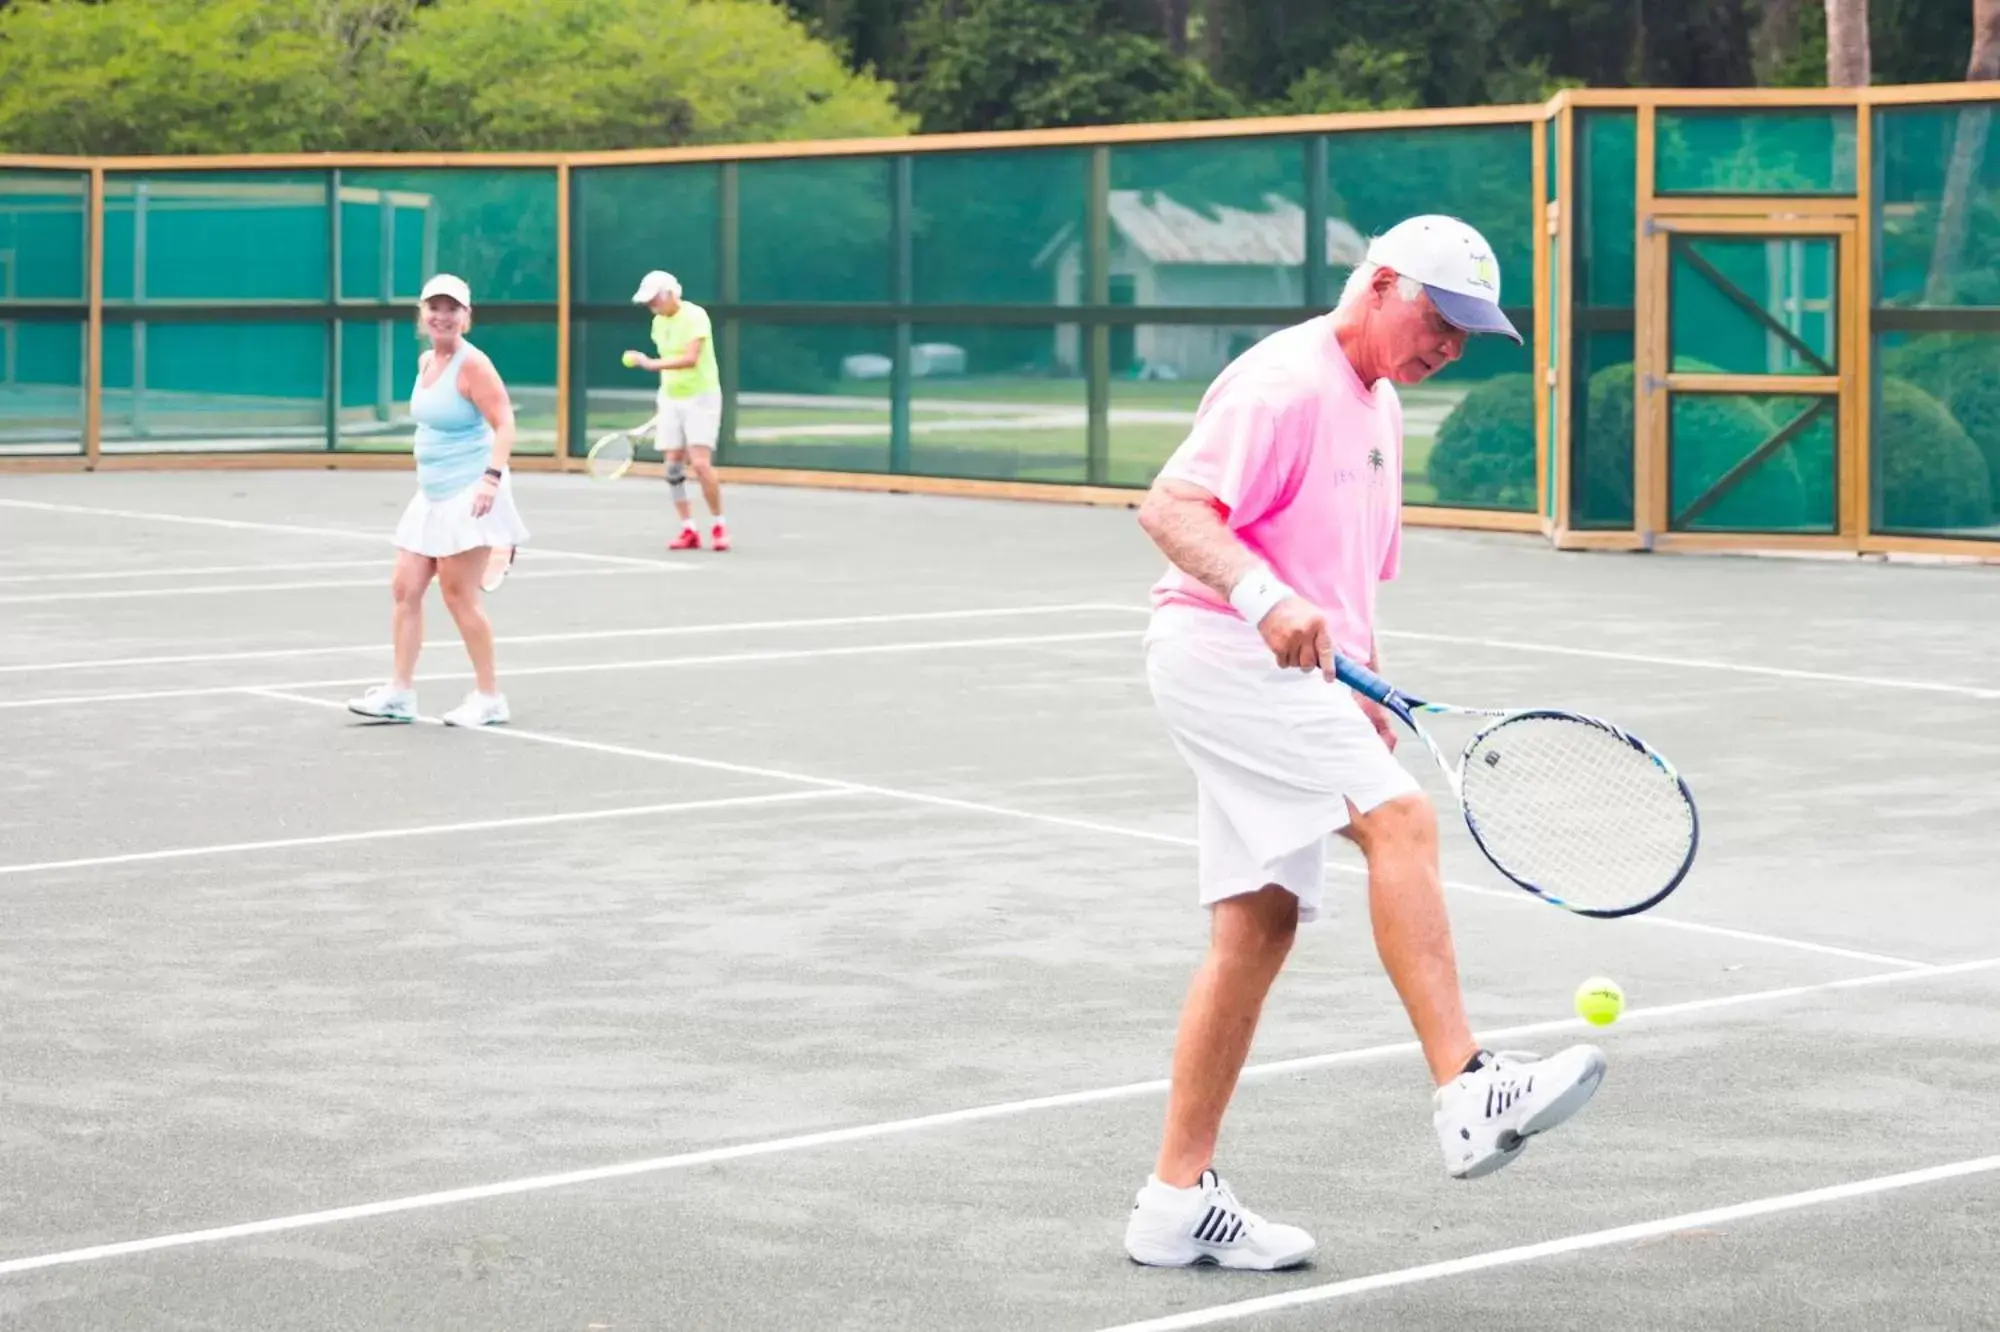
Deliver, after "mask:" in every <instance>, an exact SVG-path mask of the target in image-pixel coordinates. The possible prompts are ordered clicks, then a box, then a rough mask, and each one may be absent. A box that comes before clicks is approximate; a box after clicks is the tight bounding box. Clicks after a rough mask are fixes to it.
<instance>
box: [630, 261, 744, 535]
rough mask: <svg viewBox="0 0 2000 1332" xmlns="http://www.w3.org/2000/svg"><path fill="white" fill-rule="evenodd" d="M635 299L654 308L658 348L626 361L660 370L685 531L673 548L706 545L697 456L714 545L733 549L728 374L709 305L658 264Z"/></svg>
mask: <svg viewBox="0 0 2000 1332" xmlns="http://www.w3.org/2000/svg"><path fill="white" fill-rule="evenodd" d="M632 300H633V302H634V303H635V304H638V305H643V306H645V307H646V308H647V309H649V310H651V311H652V312H653V346H654V348H655V349H656V350H657V351H658V352H659V353H660V354H659V355H658V356H647V355H645V354H644V353H643V352H636V351H632V352H627V353H625V364H627V365H631V366H638V367H640V368H641V369H645V370H654V371H658V372H659V376H660V394H659V398H658V415H657V416H656V417H655V420H656V421H657V422H658V426H659V433H658V435H657V436H656V439H657V442H658V444H659V449H660V454H661V456H662V457H664V458H665V459H666V463H667V485H668V487H669V488H670V489H671V490H672V492H673V497H674V510H675V512H677V513H679V514H680V516H681V532H680V535H679V536H677V537H675V538H674V539H673V540H672V541H670V542H668V543H667V549H668V550H700V549H701V532H700V530H699V529H698V528H696V527H695V524H694V506H693V505H691V504H689V503H688V498H687V464H688V461H689V455H692V456H693V461H694V476H695V480H696V481H697V482H699V483H700V485H701V497H702V500H703V501H704V502H705V503H706V504H707V505H708V512H709V514H710V515H711V516H712V517H713V519H714V523H715V526H714V529H713V531H711V532H710V534H709V536H710V541H711V543H712V544H713V546H714V548H715V549H716V550H728V549H729V529H728V528H727V527H726V526H725V525H724V523H723V518H722V483H721V481H720V480H718V479H717V477H716V475H715V462H714V456H715V437H716V434H717V433H718V431H719V430H720V428H721V425H722V376H721V375H720V374H719V373H718V372H717V370H716V367H715V333H714V328H713V326H712V325H711V324H710V323H709V318H708V311H706V310H704V309H702V308H701V307H700V306H699V305H696V304H695V303H694V302H693V301H688V300H683V299H681V283H680V279H679V278H677V277H675V276H674V275H673V274H672V273H663V272H661V271H660V270H659V269H654V270H653V271H652V272H650V273H648V274H646V276H645V278H644V279H642V280H641V281H640V283H639V290H638V291H636V292H634V293H633V294H632Z"/></svg>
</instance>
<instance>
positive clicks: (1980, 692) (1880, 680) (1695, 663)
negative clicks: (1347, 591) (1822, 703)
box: [1382, 629, 2000, 698]
mask: <svg viewBox="0 0 2000 1332" xmlns="http://www.w3.org/2000/svg"><path fill="white" fill-rule="evenodd" d="M1382 636H1383V637H1384V638H1407V639H1410V640H1411V641H1413V642H1420V643H1451V644H1456V645H1461V646H1465V647H1484V648H1500V649H1502V650H1505V651H1509V652H1542V653H1548V654H1550V655H1553V656H1562V657H1589V658H1594V659H1596V660H1599V661H1624V662H1632V663H1634V664H1635V665H1642V666H1677V667H1683V668H1686V669H1689V670H1700V671H1730V672H1734V673H1735V674H1738V675H1762V676H1769V677H1771V678H1773V679H1778V680H1814V681H1818V682H1821V683H1824V684H1844V685H1860V686H1862V687H1863V688H1867V689H1883V690H1890V691H1894V692H1896V693H1924V694H1954V695H1957V696H1959V697H1961V698H2000V689H1983V688H1980V687H1978V686H1976V685H1962V684H1949V683H1946V682H1945V681H1941V680H1926V679H1924V678H1923V677H1921V676H1908V677H1903V678H1897V677H1893V676H1880V675H1843V674H1841V673H1839V672H1837V671H1809V670H1803V669H1799V668H1795V667H1790V666H1754V665H1749V664H1747V663H1744V662H1740V661H1709V660H1706V659H1704V658H1701V657H1667V656H1656V655H1653V654H1649V653H1644V652H1612V651H1609V650H1607V649H1603V648H1578V647H1562V646H1558V645H1555V644H1551V643H1521V642H1516V641H1514V640H1512V639H1505V638H1465V637H1460V636H1458V635H1455V634H1424V633H1416V632H1414V631H1411V630H1407V629H1385V630H1384V631H1383V632H1382Z"/></svg>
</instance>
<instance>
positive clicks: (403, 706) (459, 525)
mask: <svg viewBox="0 0 2000 1332" xmlns="http://www.w3.org/2000/svg"><path fill="white" fill-rule="evenodd" d="M419 300H420V307H419V309H420V314H419V316H418V317H419V322H420V325H421V327H422V329H423V331H424V333H425V335H426V336H427V337H429V339H430V344H431V349H430V350H429V351H428V352H426V353H424V355H423V357H422V358H421V359H419V361H418V362H417V382H416V385H415V386H414V387H413V388H412V389H411V390H410V416H411V418H412V419H414V420H415V421H416V425H417V435H416V442H415V449H414V453H415V457H416V464H417V493H416V494H415V495H413V496H412V497H411V498H410V503H409V506H408V507H407V508H405V509H404V510H403V516H402V519H401V520H400V521H399V522H398V523H397V524H396V546H397V552H396V573H395V578H394V580H393V581H392V583H391V593H392V595H393V598H394V609H393V611H392V614H391V618H390V630H391V634H392V637H393V640H394V643H395V649H396V664H395V671H394V674H393V675H391V676H390V678H389V681H388V683H386V684H379V685H376V686H375V687H374V688H372V689H370V690H369V691H368V692H367V693H366V694H363V695H362V696H361V697H360V698H357V699H353V700H351V701H350V702H349V703H348V705H347V706H348V708H349V709H350V710H352V711H354V712H358V713H360V714H361V715H362V716H364V717H375V718H378V719H380V720H383V721H395V722H409V721H415V720H416V717H417V691H416V688H415V685H414V684H413V683H412V680H413V677H414V675H415V673H416V668H417V653H418V651H419V649H421V648H422V646H423V641H424V594H425V593H426V592H427V591H428V590H429V588H430V584H431V579H432V578H436V579H437V581H438V587H439V590H440V591H441V592H443V594H444V604H445V609H446V610H448V611H450V612H451V618H452V620H453V621H454V622H455V623H456V624H457V625H458V633H459V637H460V638H462V639H464V640H465V652H466V655H467V656H469V657H470V658H472V671H473V677H474V681H473V689H472V692H471V693H470V694H468V695H467V696H466V698H465V701H464V702H462V703H460V704H459V705H458V706H457V707H455V708H453V709H452V710H451V711H450V712H447V713H445V715H444V720H445V722H446V724H448V725H452V726H487V725H491V724H493V723H495V722H504V721H506V720H507V719H508V713H507V700H506V698H505V697H503V696H502V695H501V693H500V685H499V682H498V680H497V679H496V678H495V676H494V669H493V625H492V622H491V621H490V620H488V619H487V618H486V607H485V604H484V602H483V600H482V598H481V583H482V580H484V579H485V575H486V571H487V568H488V565H489V563H490V564H491V565H492V566H493V568H494V569H495V570H496V571H497V572H504V570H505V569H506V567H507V565H508V564H509V563H511V562H512V560H513V557H514V551H515V548H516V547H518V546H520V545H521V544H522V543H523V542H525V541H526V540H527V539H528V529H527V526H526V525H525V524H524V523H523V522H522V521H521V514H520V511H519V510H517V509H516V508H515V507H514V488H513V483H512V478H511V476H510V475H509V472H508V466H507V464H508V461H509V459H510V458H511V457H512V456H513V452H514V408H513V405H512V403H510V402H509V401H508V397H507V386H506V385H505V384H503V383H502V382H501V381H500V375H499V372H498V371H496V370H495V369H494V368H493V362H492V361H490V360H488V359H487V357H486V353H485V352H482V351H480V350H479V348H477V347H475V346H473V345H472V344H471V343H470V342H468V341H466V338H465V334H466V331H467V330H468V329H470V328H471V327H472V291H471V289H470V288H468V287H467V286H466V284H465V283H464V282H463V281H462V280H461V279H459V278H456V277H453V276H452V275H451V274H449V273H440V274H438V275H437V276H436V277H434V278H432V279H431V280H430V281H429V282H426V283H425V284H424V290H423V295H422V296H421V297H420V298H419ZM488 585H489V586H491V585H494V584H492V583H490V582H489V584H488Z"/></svg>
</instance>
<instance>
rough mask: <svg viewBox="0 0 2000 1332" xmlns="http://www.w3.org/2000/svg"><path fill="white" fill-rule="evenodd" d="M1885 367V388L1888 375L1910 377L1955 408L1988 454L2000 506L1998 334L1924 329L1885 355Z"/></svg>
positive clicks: (1878, 430)
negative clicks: (1918, 334) (1979, 334)
mask: <svg viewBox="0 0 2000 1332" xmlns="http://www.w3.org/2000/svg"><path fill="white" fill-rule="evenodd" d="M1882 372H1883V376H1884V380H1885V383H1884V388H1885V389H1886V387H1887V383H1886V380H1887V377H1888V376H1891V375H1893V376H1895V377H1897V378H1899V379H1906V380H1908V381H1909V382H1910V383H1911V384H1913V385H1915V386H1916V387H1917V388H1920V389H1922V390H1923V391H1924V392H1925V393H1928V394H1929V395H1930V396H1931V397H1933V398H1935V399H1937V401H1938V402H1939V404H1940V405H1942V406H1943V407H1944V409H1945V410H1946V411H1947V412H1950V413H1951V416H1952V419H1953V420H1955V421H1957V422H1958V424H1959V425H1960V426H1961V427H1962V428H1963V429H1964V431H1965V433H1966V435H1967V436H1968V437H1969V438H1970V439H1971V440H1972V444H1973V447H1974V448H1976V449H1978V450H1979V453H1980V456H1981V457H1983V458H1984V459H1985V461H1986V472H1987V476H1988V478H1989V479H1990V484H1991V485H1992V486H1993V487H1994V490H1993V492H1992V501H1993V503H1994V505H1995V506H1996V507H2000V338H1992V337H1980V336H1977V335H1968V334H1962V333H1931V334H1926V335H1925V336H1923V337H1920V338H1915V339H1913V340H1911V341H1910V342H1908V343H1906V344H1904V345H1903V346H1901V347H1897V348H1896V349H1894V350H1893V351H1890V352H1889V353H1887V354H1886V355H1885V356H1883V358H1882ZM1881 431H1882V426H1881V423H1880V422H1877V424H1876V433H1877V434H1878V435H1879V434H1880V433H1881Z"/></svg>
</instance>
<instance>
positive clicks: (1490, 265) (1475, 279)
mask: <svg viewBox="0 0 2000 1332" xmlns="http://www.w3.org/2000/svg"><path fill="white" fill-rule="evenodd" d="M1470 280H1471V282H1472V285H1473V286H1475V287H1484V288H1486V290H1488V291H1495V290H1498V288H1499V286H1500V265H1498V264H1496V263H1494V262H1493V256H1492V255H1490V254H1475V255H1473V256H1472V277H1471V279H1470Z"/></svg>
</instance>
